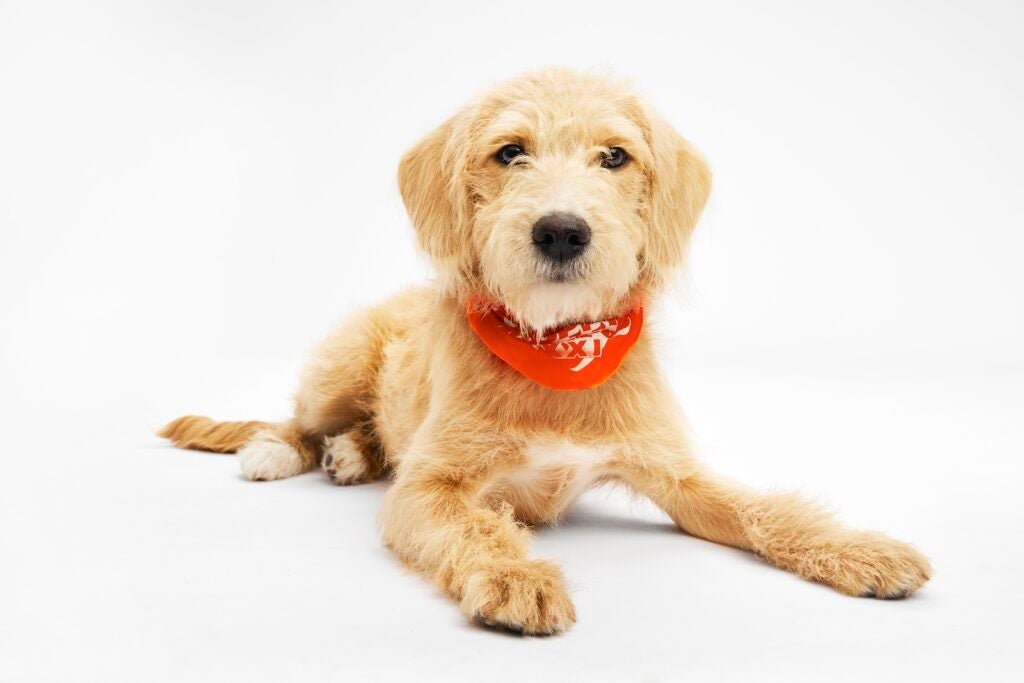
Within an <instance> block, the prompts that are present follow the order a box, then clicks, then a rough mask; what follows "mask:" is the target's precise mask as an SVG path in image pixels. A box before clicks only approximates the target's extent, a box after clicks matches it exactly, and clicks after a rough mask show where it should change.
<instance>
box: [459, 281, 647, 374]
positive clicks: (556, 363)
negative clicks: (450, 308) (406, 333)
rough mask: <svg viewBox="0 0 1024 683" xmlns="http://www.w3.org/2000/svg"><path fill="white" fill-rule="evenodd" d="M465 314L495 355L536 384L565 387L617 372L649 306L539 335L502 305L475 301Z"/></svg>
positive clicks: (636, 335) (637, 333)
mask: <svg viewBox="0 0 1024 683" xmlns="http://www.w3.org/2000/svg"><path fill="white" fill-rule="evenodd" d="M466 318H467V319H468V320H469V326H470V327H471V328H473V331H474V332H475V333H476V336H478V337H480V340H481V341H482V342H483V343H484V344H485V345H486V346H487V348H489V349H490V350H491V352H492V353H493V354H494V355H495V356H497V357H498V358H500V359H502V360H503V361H505V362H506V363H508V364H509V365H511V366H512V367H513V368H514V369H515V370H517V371H518V372H519V373H520V374H522V375H525V376H526V377H529V378H530V379H532V380H533V381H534V382H536V383H537V384H541V385H543V386H546V387H548V388H549V389H559V390H562V391H566V390H572V389H590V388H592V387H596V386H598V385H599V384H601V383H603V382H605V381H606V380H607V379H608V378H609V377H611V376H612V375H614V374H615V371H616V370H618V369H619V366H620V365H622V361H623V360H625V358H626V354H627V353H629V350H630V349H631V348H633V344H635V343H636V340H637V339H638V338H639V337H640V328H642V327H643V324H644V309H643V308H640V307H637V308H635V309H633V310H631V311H627V312H626V313H623V314H622V315H620V316H619V317H618V318H613V319H611V320H601V321H598V322H593V323H577V324H575V325H568V326H566V327H563V328H561V329H558V330H553V331H551V332H549V333H548V334H546V335H544V336H543V337H541V338H539V339H538V338H536V337H531V336H529V335H528V334H526V333H524V332H523V330H522V329H521V328H520V327H519V323H517V322H516V320H515V319H514V318H513V317H512V315H511V314H510V313H509V312H508V311H507V310H505V308H504V307H502V306H493V305H492V306H488V305H487V304H482V303H481V302H479V301H474V300H470V301H469V302H468V303H467V304H466Z"/></svg>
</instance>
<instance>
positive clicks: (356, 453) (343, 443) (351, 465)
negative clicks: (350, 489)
mask: <svg viewBox="0 0 1024 683" xmlns="http://www.w3.org/2000/svg"><path fill="white" fill-rule="evenodd" d="M323 453H324V456H323V460H322V461H321V466H322V467H323V470H324V472H325V473H326V474H327V476H329V477H330V478H331V481H333V482H334V483H336V484H340V485H349V484H359V483H362V482H364V481H367V480H369V479H370V465H369V463H368V462H367V460H366V456H365V455H364V454H363V452H362V450H360V448H359V445H358V444H357V443H356V442H355V440H354V439H353V438H352V437H351V436H349V435H348V434H339V435H338V436H328V437H326V438H325V439H324V445H323Z"/></svg>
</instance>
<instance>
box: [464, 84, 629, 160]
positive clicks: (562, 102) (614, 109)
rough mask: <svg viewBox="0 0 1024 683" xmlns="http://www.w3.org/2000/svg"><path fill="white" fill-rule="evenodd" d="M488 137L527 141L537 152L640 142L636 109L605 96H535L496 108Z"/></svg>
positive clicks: (489, 124)
mask: <svg viewBox="0 0 1024 683" xmlns="http://www.w3.org/2000/svg"><path fill="white" fill-rule="evenodd" d="M484 137H485V138H486V139H487V140H488V141H490V142H527V143H529V144H530V145H531V146H533V147H534V148H535V150H534V151H535V152H542V151H545V150H546V149H553V148H563V147H566V146H584V147H586V146H592V145H615V144H622V143H630V142H631V143H634V144H637V143H640V142H641V141H642V140H643V132H642V130H641V129H640V126H639V124H638V122H637V121H636V120H635V118H634V112H633V110H632V109H631V108H630V107H628V106H624V105H623V103H621V102H618V101H615V100H611V99H603V98H594V99H590V100H588V99H585V98H580V97H553V96H548V97H534V98H523V99H517V100H512V101H507V102H504V103H502V105H501V106H500V107H496V108H495V110H494V112H493V115H492V117H491V118H490V121H489V123H488V124H487V126H486V128H485V131H484Z"/></svg>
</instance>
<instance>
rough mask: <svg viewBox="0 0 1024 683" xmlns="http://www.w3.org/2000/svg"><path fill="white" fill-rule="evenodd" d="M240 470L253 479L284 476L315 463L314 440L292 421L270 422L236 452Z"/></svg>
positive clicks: (284, 477) (260, 479) (312, 465)
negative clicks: (272, 423) (270, 423)
mask: <svg viewBox="0 0 1024 683" xmlns="http://www.w3.org/2000/svg"><path fill="white" fill-rule="evenodd" d="M238 458H239V464H240V465H241V466H242V473H243V474H244V475H245V476H246V477H247V478H249V479H251V480H253V481H271V480H273V479H286V478H288V477H294V476H295V475H297V474H302V473H303V472H308V471H309V470H311V469H313V468H314V467H315V466H316V463H317V458H318V453H317V447H316V443H315V439H311V438H310V437H309V435H307V434H306V433H305V432H303V431H302V429H301V428H300V427H299V426H298V425H297V424H296V423H295V421H294V420H292V421H289V422H283V423H281V424H276V425H271V426H269V427H267V428H266V429H263V430H261V431H259V432H257V433H256V434H255V435H254V436H253V437H252V439H250V440H249V442H248V443H246V444H245V446H243V447H242V448H240V449H239V451H238Z"/></svg>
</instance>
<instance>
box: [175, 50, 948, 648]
mask: <svg viewBox="0 0 1024 683" xmlns="http://www.w3.org/2000/svg"><path fill="white" fill-rule="evenodd" d="M506 144H518V145H521V146H523V147H524V148H525V149H526V150H527V151H528V155H527V156H526V157H524V158H521V159H519V160H517V161H516V162H515V163H513V164H512V165H510V166H503V165H501V164H499V163H497V162H496V161H495V158H494V156H495V152H496V151H497V150H498V149H499V148H501V146H503V145H506ZM612 146H617V147H622V148H624V149H625V150H626V151H627V152H628V154H629V157H630V160H629V162H628V163H627V164H626V165H625V166H623V167H622V168H618V169H614V170H612V169H607V168H603V167H602V166H601V163H600V160H601V157H602V155H603V154H605V153H606V152H607V150H608V148H609V147H612ZM398 181H399V187H400V190H401V193H402V197H403V199H404V201H405V204H406V207H407V208H408V211H409V215H410V216H411V218H412V222H413V225H414V227H415V230H416V235H417V238H418V240H419V243H420V245H421V246H422V248H423V249H424V251H425V252H426V253H427V254H428V256H429V257H430V258H431V260H432V262H433V264H434V266H435V268H436V270H437V272H438V273H439V274H440V275H441V282H440V284H439V286H435V287H431V288H424V289H418V290H414V291H410V292H407V293H405V294H403V295H400V296H398V297H395V298H393V299H391V300H390V301H387V302H385V303H383V304H381V305H380V306H378V307H375V308H373V309H371V310H369V311H366V312H364V313H362V314H360V315H359V316H357V317H356V318H354V319H352V320H350V321H348V322H347V323H346V324H345V325H343V326H342V327H340V328H339V329H338V330H337V331H335V332H334V333H332V334H331V335H330V336H329V337H328V338H327V339H326V340H325V341H324V342H322V343H321V344H320V346H319V347H317V349H316V350H315V351H314V353H313V354H312V357H311V359H310V361H309V363H308V364H307V366H306V369H305V370H304V371H303V373H302V376H301V379H300V387H299V390H298V394H297V396H296V401H295V415H294V417H293V418H292V419H291V420H290V421H288V422H286V423H282V424H279V425H272V426H268V425H266V424H264V423H253V422H245V423H214V422H212V421H210V420H208V419H207V418H199V417H185V418H180V419H179V420H176V421H175V422H172V423H171V424H170V425H168V426H167V427H166V428H165V430H164V431H163V432H162V434H163V435H164V436H166V437H168V438H170V439H171V440H173V441H174V442H175V443H176V444H177V445H179V446H182V447H190V448H206V449H209V450H216V451H232V450H236V449H241V452H242V455H243V470H244V471H245V472H246V474H247V475H248V476H250V477H251V478H257V479H271V478H276V477H283V476H291V475H292V474H295V473H297V472H299V471H306V470H309V469H312V468H313V467H315V466H316V464H317V463H318V462H322V464H323V467H324V469H325V470H326V471H327V472H328V473H329V474H331V476H332V477H333V478H335V479H336V480H338V481H339V483H351V482H356V481H362V480H365V479H366V478H369V477H373V476H377V475H379V474H381V473H383V472H389V473H390V474H391V476H392V477H393V479H394V484H393V485H392V486H391V487H390V489H389V490H388V493H387V495H386V497H385V501H384V506H383V509H382V511H381V513H380V518H379V523H380V526H381V530H382V535H383V538H384V542H385V543H386V544H387V545H388V546H389V547H390V548H392V549H393V550H394V551H395V552H396V553H397V555H398V556H399V557H400V558H401V559H402V560H403V561H405V562H406V563H407V564H408V565H410V566H411V567H414V568H415V569H417V570H418V571H420V572H422V573H423V574H424V575H426V576H427V577H430V578H431V579H432V580H433V581H435V582H436V583H437V585H438V586H439V587H440V588H441V590H443V592H444V593H445V594H447V595H449V596H451V597H452V598H453V599H454V600H456V601H458V602H459V604H460V605H461V609H462V611H463V612H464V613H465V614H466V615H467V616H469V617H471V618H474V619H477V620H479V621H481V622H483V623H486V624H491V625H496V626H501V627H503V628H507V629H511V630H515V631H520V632H525V633H532V634H549V633H555V632H558V631H561V630H564V629H566V628H568V627H569V626H570V625H571V624H572V623H573V622H574V620H575V612H574V610H573V606H572V602H571V600H570V598H569V595H568V592H567V589H566V585H565V581H564V579H563V578H562V575H561V572H560V571H559V569H558V568H557V567H555V566H554V565H552V564H550V563H547V562H542V561H538V560H534V559H531V558H530V554H529V542H530V534H529V531H528V528H527V526H526V524H528V523H529V524H541V523H545V522H551V521H553V520H556V519H558V517H559V516H560V515H561V514H562V513H563V512H564V511H565V509H566V508H567V507H568V506H569V505H570V504H571V503H572V502H573V500H574V499H575V498H576V496H578V495H579V493H581V492H582V491H583V490H585V489H586V488H588V487H590V486H594V485H597V484H600V483H602V482H607V481H617V482H622V483H625V484H626V485H628V486H629V487H631V488H632V489H633V490H635V491H637V492H639V493H641V494H644V495H646V496H648V497H650V498H651V499H652V500H654V501H655V502H656V503H657V504H658V505H660V506H661V507H662V508H663V509H664V510H665V511H666V512H667V513H668V514H669V515H670V516H671V518H672V519H673V520H674V521H675V523H676V524H677V525H678V526H679V527H680V528H681V529H683V530H684V531H686V532H688V533H691V534H694V535H696V536H700V537H703V538H707V539H709V540H712V541H715V542H718V543H724V544H728V545H732V546H736V547H740V548H745V549H747V550H750V551H753V552H755V553H757V554H759V555H760V556H762V557H764V558H765V559H766V560H768V561H769V562H771V563H773V564H775V565H777V566H779V567H782V568H784V569H787V570H789V571H792V572H795V573H797V574H799V575H800V576H802V577H805V578H807V579H810V580H813V581H819V582H822V583H825V584H828V585H830V586H833V587H834V588H836V589H837V590H839V591H841V592H843V593H847V594H850V595H871V596H876V597H885V598H891V597H902V596H905V595H908V594H909V593H910V592H912V591H913V590H915V589H917V588H918V587H920V586H921V585H922V584H924V582H925V581H927V579H928V576H929V573H930V568H929V565H928V561H927V560H926V559H925V558H924V557H923V556H922V555H921V554H920V553H918V552H917V551H916V550H914V549H913V548H912V547H911V546H909V545H906V544H904V543H901V542H899V541H894V540H892V539H890V538H888V537H886V536H884V535H882V534H878V533H873V532H861V531H855V530H851V529H847V528H846V527H844V526H842V525H841V524H839V523H838V522H837V521H835V520H834V519H833V518H832V516H831V515H829V514H827V513H826V512H824V511H823V510H821V509H819V508H818V507H817V506H815V505H814V504H812V503H809V502H806V501H804V500H802V499H800V498H799V497H796V496H792V495H765V494H761V493H758V492H755V491H751V490H748V489H747V488H745V487H743V486H740V485H738V484H734V483H731V482H728V481H726V480H724V479H722V478H720V477H717V476H715V475H714V474H712V473H711V472H709V471H708V470H707V469H706V468H705V467H704V466H703V465H702V464H701V463H700V462H698V461H697V460H696V459H695V457H694V455H693V452H692V448H691V446H690V444H689V441H688V439H687V435H686V430H685V428H684V426H683V421H682V416H681V414H680V413H679V411H678V408H677V407H676V403H675V401H674V399H673V398H672V396H671V395H670V393H669V391H668V389H667V387H666V384H665V382H664V381H663V379H662V377H661V375H660V373H659V371H658V368H657V363H656V357H655V353H654V351H653V349H652V347H651V344H650V341H649V340H648V339H647V338H646V337H644V336H641V338H640V340H639V341H638V343H637V345H636V346H635V347H634V349H633V351H632V353H631V354H630V355H629V356H628V357H627V358H626V361H625V362H624V363H623V365H622V367H621V368H620V370H619V371H618V373H617V374H615V375H614V376H613V377H612V378H611V379H610V380H609V381H607V382H606V383H604V384H602V385H600V386H599V387H596V388H594V389H590V390H586V391H577V392H558V391H552V390H549V389H546V388H543V387H541V386H538V385H536V384H533V383H532V382H530V381H529V380H527V379H525V378H524V377H522V376H520V375H518V374H517V373H515V371H513V370H511V369H510V368H509V367H507V366H505V365H504V364H502V363H501V362H500V361H498V360H497V359H496V358H495V357H494V356H492V355H491V354H490V353H489V352H488V351H487V350H486V348H485V347H484V346H483V345H482V344H481V343H480V341H479V340H478V339H477V338H476V337H475V336H474V335H473V333H472V332H471V331H470V329H469V327H468V325H467V324H466V320H465V316H464V306H465V302H466V301H467V299H468V297H474V296H477V297H483V298H486V299H490V300H495V301H499V302H501V303H503V304H504V305H505V306H506V308H508V309H509V310H510V311H511V312H512V313H513V314H515V316H516V317H517V318H518V319H519V320H520V321H521V322H522V323H523V324H524V325H526V326H528V327H530V328H532V329H535V330H538V331H540V330H543V329H546V328H549V327H553V326H555V325H559V324H563V323H566V322H570V321H576V320H595V319H602V318H606V317H610V316H613V315H616V314H618V313H621V312H622V311H623V310H625V309H626V308H627V307H631V306H634V305H636V304H637V303H638V302H643V303H645V304H648V305H649V304H650V303H651V302H652V301H653V300H654V299H655V298H656V297H657V296H658V293H659V292H660V291H661V290H662V289H663V288H664V286H665V283H666V282H667V280H668V279H669V278H670V276H671V274H672V273H673V271H674V270H675V269H676V267H677V266H678V265H679V264H680V263H681V261H682V260H683V258H684V255H685V250H686V244H687V241H688V238H689V236H690V234H691V232H692V230H693V228H694V226H695V224H696V222H697V219H698V218H699V216H700V213H701V210H702V209H703V207H704V204H705V202H706V200H707V197H708V192H709V190H710V173H709V171H708V168H707V165H706V164H705V162H704V161H703V160H702V159H701V158H700V156H699V155H698V154H697V153H696V152H695V151H694V149H693V148H692V147H691V145H690V144H689V143H688V142H687V141H686V140H684V139H683V138H682V137H681V136H679V134H678V133H676V132H675V131H674V130H673V129H672V127H671V126H670V125H669V124H667V123H666V122H665V121H664V120H663V119H661V118H660V117H658V116H657V115H656V114H655V113H654V112H653V111H652V110H651V109H650V108H649V107H648V106H646V105H645V104H644V103H643V102H641V101H640V100H639V99H638V98H637V97H636V96H635V95H633V94H632V93H631V91H630V90H629V88H628V87H627V86H626V85H625V84H623V83H620V82H617V81H613V80H608V79H605V78H602V77H597V76H591V75H580V74H575V73H572V72H569V71H564V70H548V71H543V72H539V73H534V74H528V75H526V76H524V77H521V78H518V79H516V80H513V81H511V82H509V83H506V84H503V85H501V86H499V87H497V88H495V89H493V90H492V91H490V92H489V93H487V94H485V95H484V96H482V97H480V98H479V99H477V100H476V101H474V102H472V103H471V104H469V105H468V106H467V107H465V108H464V109H462V110H461V111H460V112H458V113H457V114H455V115H454V116H453V117H452V118H450V119H449V120H447V121H446V122H444V123H443V124H442V125H441V126H440V127H438V128H437V129H436V130H435V131H433V132H431V133H430V134H428V135H427V136H426V137H425V139H423V140H422V141H421V142H420V143H419V144H417V145H415V146H414V147H413V148H412V149H411V150H410V151H409V152H408V153H407V154H406V155H405V157H404V158H403V159H402V161H401V164H400V166H399V174H398ZM551 211H569V212H573V213H576V214H578V215H580V216H582V217H583V218H585V220H586V221H587V223H588V224H589V225H590V227H591V229H592V239H591V243H590V245H589V247H588V249H587V251H586V252H585V254H584V256H583V258H582V259H581V260H580V262H579V264H578V266H577V267H576V269H575V270H574V278H573V279H571V280H570V281H564V282H563V281H554V280H552V278H551V273H550V269H549V266H548V265H546V264H545V263H544V262H543V261H542V260H541V259H539V258H538V256H537V254H536V253H535V249H534V248H533V245H532V244H531V239H530V228H531V226H532V225H533V223H534V222H535V221H536V220H537V219H538V217H539V216H541V215H543V214H545V213H547V212H551ZM339 458H341V460H340V461H339V460H338V459H339ZM358 458H363V463H362V464H360V463H359V462H357V459H358Z"/></svg>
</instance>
